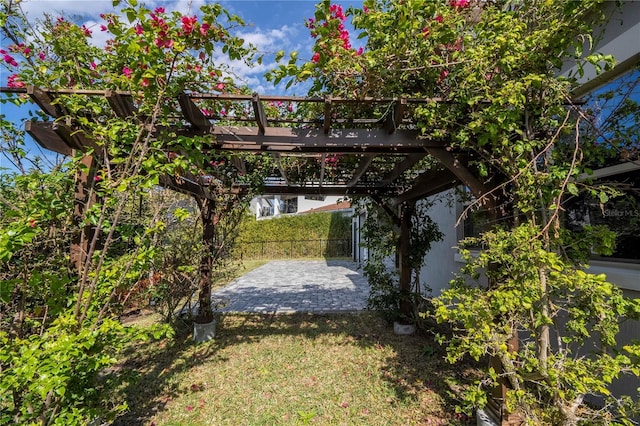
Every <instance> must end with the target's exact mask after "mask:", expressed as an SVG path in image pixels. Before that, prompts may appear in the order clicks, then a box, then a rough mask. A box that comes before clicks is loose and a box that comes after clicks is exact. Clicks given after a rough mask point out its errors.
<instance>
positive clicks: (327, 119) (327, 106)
mask: <svg viewBox="0 0 640 426" xmlns="http://www.w3.org/2000/svg"><path fill="white" fill-rule="evenodd" d="M323 130H324V134H325V135H328V134H329V130H331V97H329V96H327V97H326V98H325V99H324V124H323Z"/></svg>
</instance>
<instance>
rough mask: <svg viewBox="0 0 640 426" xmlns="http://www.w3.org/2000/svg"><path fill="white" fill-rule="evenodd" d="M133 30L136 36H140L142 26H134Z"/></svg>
mask: <svg viewBox="0 0 640 426" xmlns="http://www.w3.org/2000/svg"><path fill="white" fill-rule="evenodd" d="M134 28H135V30H136V34H138V35H140V34H142V32H143V29H142V25H140V24H136V26H135V27H134Z"/></svg>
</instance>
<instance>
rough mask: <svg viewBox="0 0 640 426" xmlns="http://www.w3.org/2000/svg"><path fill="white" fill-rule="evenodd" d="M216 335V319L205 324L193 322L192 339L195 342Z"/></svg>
mask: <svg viewBox="0 0 640 426" xmlns="http://www.w3.org/2000/svg"><path fill="white" fill-rule="evenodd" d="M215 337H216V320H213V321H211V322H209V323H206V324H198V323H197V322H194V323H193V341H194V342H196V343H202V342H208V341H209V340H213V339H214V338H215Z"/></svg>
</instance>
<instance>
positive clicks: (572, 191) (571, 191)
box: [567, 182, 578, 195]
mask: <svg viewBox="0 0 640 426" xmlns="http://www.w3.org/2000/svg"><path fill="white" fill-rule="evenodd" d="M567 191H569V194H571V195H578V187H577V186H576V184H575V183H572V182H569V183H568V184H567Z"/></svg>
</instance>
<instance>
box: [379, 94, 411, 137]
mask: <svg viewBox="0 0 640 426" xmlns="http://www.w3.org/2000/svg"><path fill="white" fill-rule="evenodd" d="M406 106H407V99H406V98H400V100H399V101H395V102H394V103H393V106H392V108H391V114H389V115H387V120H386V121H385V123H384V128H385V129H386V130H387V132H389V134H391V133H393V132H395V131H396V129H397V128H398V126H400V124H402V118H403V116H404V110H405V108H406Z"/></svg>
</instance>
